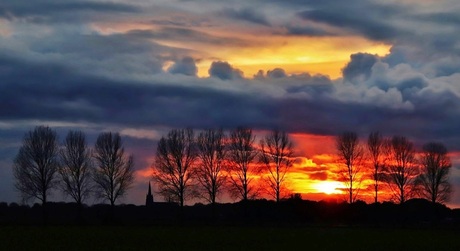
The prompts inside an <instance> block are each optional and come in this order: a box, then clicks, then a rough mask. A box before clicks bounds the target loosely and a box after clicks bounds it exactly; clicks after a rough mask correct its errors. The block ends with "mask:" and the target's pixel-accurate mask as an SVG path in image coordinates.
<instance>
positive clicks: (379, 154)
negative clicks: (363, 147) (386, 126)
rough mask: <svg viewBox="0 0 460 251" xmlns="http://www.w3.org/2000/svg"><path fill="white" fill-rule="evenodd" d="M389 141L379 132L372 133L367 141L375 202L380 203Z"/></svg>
mask: <svg viewBox="0 0 460 251" xmlns="http://www.w3.org/2000/svg"><path fill="white" fill-rule="evenodd" d="M387 146H388V144H387V140H385V139H384V138H383V137H382V135H381V134H380V133H379V132H372V133H370V134H369V137H368V139H367V150H368V151H369V155H370V160H371V161H372V178H373V180H374V192H375V195H374V202H375V203H377V202H378V192H379V185H380V182H381V181H382V171H383V170H382V169H383V168H384V165H385V159H386V155H387V152H388V150H387V149H388V147H387Z"/></svg>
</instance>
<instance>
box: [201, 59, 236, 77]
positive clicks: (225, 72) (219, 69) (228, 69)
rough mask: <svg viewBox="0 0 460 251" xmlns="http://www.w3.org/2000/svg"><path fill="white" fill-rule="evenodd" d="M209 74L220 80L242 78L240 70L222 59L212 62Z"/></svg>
mask: <svg viewBox="0 0 460 251" xmlns="http://www.w3.org/2000/svg"><path fill="white" fill-rule="evenodd" d="M209 75H210V76H211V77H216V78H220V79H222V80H231V79H241V78H243V72H242V71H241V70H239V69H235V68H233V66H231V65H230V64H229V63H228V62H222V61H215V62H212V64H211V67H210V68H209Z"/></svg>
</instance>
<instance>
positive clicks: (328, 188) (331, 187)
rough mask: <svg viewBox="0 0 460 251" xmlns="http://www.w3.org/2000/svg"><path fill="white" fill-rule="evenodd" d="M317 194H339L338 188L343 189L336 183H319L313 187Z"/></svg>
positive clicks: (341, 185)
mask: <svg viewBox="0 0 460 251" xmlns="http://www.w3.org/2000/svg"><path fill="white" fill-rule="evenodd" d="M313 187H314V188H315V189H316V190H317V191H318V192H321V193H325V194H341V193H342V191H340V190H339V188H342V187H343V184H342V183H340V182H337V181H321V182H318V183H317V184H315V185H314V186H313Z"/></svg>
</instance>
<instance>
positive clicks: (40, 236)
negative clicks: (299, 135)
mask: <svg viewBox="0 0 460 251" xmlns="http://www.w3.org/2000/svg"><path fill="white" fill-rule="evenodd" d="M459 237H460V232H458V231H448V230H428V229H420V230H419V229H373V228H326V227H304V228H298V227H296V228H288V227H202V226H201V227H192V226H187V227H159V226H155V227H109V226H107V227H101V226H97V227H73V226H66V227H56V226H50V227H19V226H15V227H10V226H8V227H0V249H1V250H64V251H69V250H99V251H101V250H278V251H284V250H337V249H340V250H421V251H427V250H460V238H459Z"/></svg>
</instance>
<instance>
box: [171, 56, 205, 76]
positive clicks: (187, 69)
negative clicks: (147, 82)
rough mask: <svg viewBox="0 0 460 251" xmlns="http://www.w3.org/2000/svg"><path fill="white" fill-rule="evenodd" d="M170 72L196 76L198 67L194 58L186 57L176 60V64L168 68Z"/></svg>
mask: <svg viewBox="0 0 460 251" xmlns="http://www.w3.org/2000/svg"><path fill="white" fill-rule="evenodd" d="M168 72H169V73H172V74H184V75H187V76H196V74H197V72H198V69H197V67H196V65H195V60H194V59H193V58H191V57H184V58H182V59H181V60H178V61H176V62H174V64H173V65H172V66H171V67H170V68H169V69H168Z"/></svg>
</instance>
